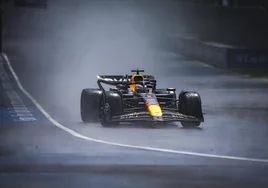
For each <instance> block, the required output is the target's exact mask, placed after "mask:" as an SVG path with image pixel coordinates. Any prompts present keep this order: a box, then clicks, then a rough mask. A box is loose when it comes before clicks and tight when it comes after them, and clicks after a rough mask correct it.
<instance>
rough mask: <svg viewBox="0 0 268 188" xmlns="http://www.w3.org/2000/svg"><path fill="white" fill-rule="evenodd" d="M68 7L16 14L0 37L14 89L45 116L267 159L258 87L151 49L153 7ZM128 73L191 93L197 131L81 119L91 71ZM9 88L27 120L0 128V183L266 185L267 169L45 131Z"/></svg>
mask: <svg viewBox="0 0 268 188" xmlns="http://www.w3.org/2000/svg"><path fill="white" fill-rule="evenodd" d="M78 2H79V3H77V4H76V5H74V4H72V3H63V1H59V0H58V1H55V2H54V3H53V4H51V5H50V7H49V9H48V10H46V11H41V12H40V11H33V10H20V12H18V13H16V14H19V15H21V16H20V17H19V19H20V22H18V17H17V18H12V19H11V21H13V23H14V22H16V21H17V23H18V24H16V25H12V24H10V25H9V29H10V33H9V32H8V33H7V34H6V35H7V36H6V41H5V48H4V49H5V51H6V53H7V54H8V56H9V59H10V62H11V64H12V66H13V67H14V70H15V72H16V73H17V75H18V76H19V78H20V80H21V83H22V84H23V86H24V87H25V89H26V90H27V91H29V93H30V94H31V95H32V96H33V97H34V98H35V99H36V100H37V101H38V102H39V104H40V105H41V106H42V107H43V108H44V109H45V110H46V111H47V112H48V113H49V114H50V115H51V116H52V117H53V118H54V119H55V120H57V121H58V122H59V123H61V124H62V125H64V126H66V127H68V128H70V129H72V130H74V131H76V132H78V133H80V134H82V135H84V136H87V137H90V138H95V139H99V140H104V141H107V142H114V143H119V144H126V145H135V146H142V147H152V148H158V149H170V150H175V151H188V152H198V153H204V154H214V155H225V156H236V157H246V158H259V159H268V151H267V147H266V146H267V144H268V138H267V134H268V127H267V125H268V117H267V113H268V108H267V104H268V96H267V93H268V83H267V82H265V81H262V80H253V79H249V78H245V77H240V76H236V75H231V74H229V73H226V72H223V71H221V70H218V69H214V68H211V67H208V66H205V65H203V64H202V63H199V62H194V61H192V60H188V59H186V58H184V57H181V56H179V55H177V54H173V53H170V52H168V51H167V50H165V49H163V48H157V47H156V44H159V43H161V41H163V39H164V37H163V38H161V37H160V36H162V35H161V34H163V32H162V31H163V30H165V29H163V27H161V24H162V26H164V24H165V23H164V20H160V21H159V20H157V19H155V18H154V17H152V16H150V12H151V11H152V12H153V11H154V10H153V7H152V8H151V9H152V10H151V9H150V6H149V7H148V6H144V7H147V8H148V10H144V8H141V6H140V4H136V3H134V2H133V1H124V2H121V3H116V2H113V3H111V2H110V3H109V2H108V3H107V2H106V3H104V2H105V1H101V2H96V1H82V0H80V1H78ZM118 2H119V1H118ZM74 6H75V10H79V11H74ZM159 6H160V5H159ZM158 8H159V7H158ZM169 18H170V17H169ZM10 23H12V22H10ZM37 23H38V24H37ZM178 27H179V26H178ZM170 29H172V28H169V29H168V28H167V29H166V32H167V33H168V32H170ZM9 35H10V36H12V38H13V39H10V38H11V37H9ZM14 36H16V39H14ZM156 36H157V37H156ZM137 67H139V68H145V69H146V70H148V72H147V73H148V74H154V75H156V77H157V79H158V85H159V86H162V87H168V86H171V87H176V88H177V90H178V91H180V90H182V89H188V90H196V91H198V92H199V93H200V94H201V96H202V99H203V108H204V111H205V112H206V115H205V123H204V124H202V125H201V127H200V128H197V129H183V128H182V127H181V126H180V125H179V124H178V125H170V126H168V127H159V128H156V129H149V128H145V127H143V126H142V125H136V126H120V127H118V128H116V129H104V128H102V127H101V126H100V125H99V124H83V123H81V120H80V116H79V100H80V92H81V90H82V89H83V88H87V87H96V74H123V75H124V74H125V73H126V72H127V71H128V70H130V69H132V68H137ZM10 76H11V75H10ZM14 83H15V82H14V81H13V82H12V84H13V85H14ZM14 88H15V87H14ZM14 90H16V91H17V92H18V94H19V95H20V96H21V97H22V100H23V101H24V102H25V105H26V106H27V107H28V108H29V109H31V111H32V112H33V114H34V116H35V117H36V118H37V120H36V121H34V122H32V123H21V122H20V123H18V122H13V121H11V120H7V121H3V122H2V123H1V127H0V130H1V133H0V134H1V138H0V139H1V145H0V146H1V161H0V162H1V166H0V170H1V175H0V187H15V186H16V187H17V186H18V185H20V187H46V186H48V185H49V186H52V187H55V186H57V187H59V186H60V187H74V186H75V187H85V186H92V187H104V186H109V187H134V186H135V187H153V186H154V187H167V186H174V187H177V186H178V185H187V187H196V186H199V187H208V186H211V187H212V186H213V187H215V186H220V185H221V186H222V187H226V186H228V187H230V186H237V185H243V186H244V187H247V186H248V187H260V186H263V187H266V186H267V183H268V178H267V175H268V172H267V163H261V162H253V161H251V160H250V159H249V160H248V161H240V160H230V159H219V158H208V157H200V156H195V155H181V154H172V153H167V152H154V151H145V150H140V149H133V148H132V149H131V148H127V147H118V146H112V145H108V144H102V143H96V142H93V141H87V140H83V139H80V138H76V137H74V136H72V135H71V134H69V133H67V132H65V131H63V130H61V129H59V128H58V127H56V126H54V125H52V124H51V123H50V122H49V121H48V120H47V119H46V118H45V117H44V116H42V114H41V113H40V112H39V111H38V110H37V109H36V108H35V106H34V104H33V103H32V102H31V101H29V100H28V99H27V97H25V96H24V95H23V93H21V92H20V91H19V89H18V88H15V89H14ZM2 114H3V113H2ZM1 119H2V118H1ZM3 119H4V118H3ZM48 172H52V174H49V173H48Z"/></svg>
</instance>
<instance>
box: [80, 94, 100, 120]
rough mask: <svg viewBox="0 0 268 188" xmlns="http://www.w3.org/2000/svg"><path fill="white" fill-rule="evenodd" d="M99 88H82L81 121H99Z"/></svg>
mask: <svg viewBox="0 0 268 188" xmlns="http://www.w3.org/2000/svg"><path fill="white" fill-rule="evenodd" d="M101 95H102V91H101V90H100V89H84V90H83V91H82V93H81V100H80V113H81V119H82V121H83V122H92V123H96V122H99V110H98V109H99V104H100V98H101Z"/></svg>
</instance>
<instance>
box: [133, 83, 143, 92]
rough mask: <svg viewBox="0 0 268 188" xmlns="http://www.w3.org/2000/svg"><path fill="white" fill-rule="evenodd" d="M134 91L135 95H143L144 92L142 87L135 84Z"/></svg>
mask: <svg viewBox="0 0 268 188" xmlns="http://www.w3.org/2000/svg"><path fill="white" fill-rule="evenodd" d="M135 91H136V93H143V92H144V87H143V86H142V85H140V84H137V85H136V88H135Z"/></svg>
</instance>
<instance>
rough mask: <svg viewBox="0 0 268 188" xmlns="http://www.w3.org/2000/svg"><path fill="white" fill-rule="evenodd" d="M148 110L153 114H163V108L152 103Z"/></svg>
mask: <svg viewBox="0 0 268 188" xmlns="http://www.w3.org/2000/svg"><path fill="white" fill-rule="evenodd" d="M148 112H149V113H150V115H151V116H153V117H155V116H158V117H159V116H162V115H163V113H162V110H161V108H160V106H159V105H150V106H148Z"/></svg>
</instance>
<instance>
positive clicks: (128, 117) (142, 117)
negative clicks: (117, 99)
mask: <svg viewBox="0 0 268 188" xmlns="http://www.w3.org/2000/svg"><path fill="white" fill-rule="evenodd" d="M110 121H116V122H136V121H145V122H146V121H149V122H180V121H198V122H203V121H204V120H203V119H198V118H196V117H193V116H187V115H184V114H181V113H178V112H170V111H163V116H162V117H152V116H151V115H150V114H149V112H133V113H127V114H122V115H118V116H113V117H111V118H110Z"/></svg>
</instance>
